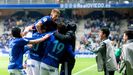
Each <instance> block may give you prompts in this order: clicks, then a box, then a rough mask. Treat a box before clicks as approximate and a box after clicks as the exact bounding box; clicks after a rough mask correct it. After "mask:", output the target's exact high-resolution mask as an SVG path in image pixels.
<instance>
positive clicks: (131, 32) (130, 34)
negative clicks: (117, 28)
mask: <svg viewBox="0 0 133 75" xmlns="http://www.w3.org/2000/svg"><path fill="white" fill-rule="evenodd" d="M124 33H125V34H126V35H127V37H128V40H130V39H133V30H127V31H125V32H124Z"/></svg>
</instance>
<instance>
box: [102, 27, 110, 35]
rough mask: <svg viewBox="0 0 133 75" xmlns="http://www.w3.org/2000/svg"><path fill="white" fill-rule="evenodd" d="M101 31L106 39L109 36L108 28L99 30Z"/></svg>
mask: <svg viewBox="0 0 133 75" xmlns="http://www.w3.org/2000/svg"><path fill="white" fill-rule="evenodd" d="M101 31H102V32H103V34H105V35H106V37H108V36H109V34H110V31H109V29H108V28H101Z"/></svg>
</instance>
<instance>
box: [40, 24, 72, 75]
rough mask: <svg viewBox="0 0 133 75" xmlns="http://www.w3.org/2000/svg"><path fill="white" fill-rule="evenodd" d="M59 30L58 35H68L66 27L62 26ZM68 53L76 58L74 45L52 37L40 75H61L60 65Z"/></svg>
mask: <svg viewBox="0 0 133 75" xmlns="http://www.w3.org/2000/svg"><path fill="white" fill-rule="evenodd" d="M57 28H58V29H57V31H58V33H60V34H66V27H65V26H64V25H62V24H61V25H59V26H58V27H57ZM66 51H67V52H68V53H69V54H70V55H71V57H74V54H73V51H72V45H70V44H69V43H68V42H63V41H61V40H59V39H57V38H56V37H55V36H54V35H51V36H50V38H49V39H48V42H47V46H46V48H45V52H44V57H43V58H42V63H41V67H40V75H59V72H58V68H59V63H60V60H61V59H62V56H63V55H64V54H65V52H66Z"/></svg>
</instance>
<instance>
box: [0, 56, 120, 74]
mask: <svg viewBox="0 0 133 75" xmlns="http://www.w3.org/2000/svg"><path fill="white" fill-rule="evenodd" d="M95 64H96V62H95V59H94V58H76V63H75V67H74V69H73V75H104V74H103V72H97V66H96V65H95ZM7 66H8V57H1V56H0V75H1V74H2V75H9V74H8V71H7ZM79 72H80V73H79ZM115 75H121V74H119V73H117V72H116V73H115Z"/></svg>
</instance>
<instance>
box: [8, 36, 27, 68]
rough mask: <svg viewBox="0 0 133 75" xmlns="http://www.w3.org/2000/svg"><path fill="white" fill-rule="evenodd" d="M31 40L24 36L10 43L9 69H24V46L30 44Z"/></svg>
mask: <svg viewBox="0 0 133 75" xmlns="http://www.w3.org/2000/svg"><path fill="white" fill-rule="evenodd" d="M28 43H29V41H28V40H26V39H24V38H16V39H14V40H12V41H11V42H10V44H9V47H10V49H11V50H10V53H9V56H10V58H9V65H8V69H22V68H23V67H22V62H23V54H24V46H25V45H26V44H28Z"/></svg>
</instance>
